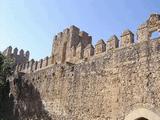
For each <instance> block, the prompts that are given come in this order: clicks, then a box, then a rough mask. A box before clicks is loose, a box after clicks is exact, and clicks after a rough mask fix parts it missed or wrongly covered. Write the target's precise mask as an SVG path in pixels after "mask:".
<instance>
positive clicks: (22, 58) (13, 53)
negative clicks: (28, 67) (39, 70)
mask: <svg viewBox="0 0 160 120" xmlns="http://www.w3.org/2000/svg"><path fill="white" fill-rule="evenodd" d="M3 54H4V55H5V56H7V57H9V58H12V59H14V60H15V62H16V64H22V63H25V62H27V61H28V60H29V55H30V53H29V51H26V52H25V53H24V50H23V49H21V50H20V51H19V52H18V48H14V49H12V47H11V46H9V47H8V48H7V49H6V50H4V51H3Z"/></svg>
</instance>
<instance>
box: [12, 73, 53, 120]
mask: <svg viewBox="0 0 160 120" xmlns="http://www.w3.org/2000/svg"><path fill="white" fill-rule="evenodd" d="M11 88H12V89H11V93H12V94H13V95H12V96H14V106H13V115H14V117H15V118H16V119H17V120H31V119H32V120H51V117H50V116H49V114H48V112H47V111H45V109H44V106H43V104H42V100H41V97H40V93H39V92H38V90H37V89H36V88H35V87H34V85H33V84H32V83H30V82H29V81H28V80H24V79H23V77H22V75H18V77H16V78H14V79H13V81H12V83H11ZM14 120H15V119H14Z"/></svg>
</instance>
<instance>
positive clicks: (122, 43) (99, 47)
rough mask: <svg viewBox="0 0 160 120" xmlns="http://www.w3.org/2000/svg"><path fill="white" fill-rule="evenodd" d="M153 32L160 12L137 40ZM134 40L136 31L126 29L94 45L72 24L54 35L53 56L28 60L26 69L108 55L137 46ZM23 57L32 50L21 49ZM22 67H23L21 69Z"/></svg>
mask: <svg viewBox="0 0 160 120" xmlns="http://www.w3.org/2000/svg"><path fill="white" fill-rule="evenodd" d="M154 31H158V32H160V15H159V14H152V15H151V16H150V17H149V19H148V20H147V21H146V22H145V23H143V24H142V25H140V26H139V28H138V31H137V37H136V38H137V39H138V40H137V41H138V42H144V41H148V40H151V39H150V36H151V34H152V33H153V32H154ZM134 41H135V38H134V34H133V33H132V32H131V31H130V30H129V29H127V30H125V31H123V32H122V35H121V39H120V40H119V39H118V37H117V36H116V35H113V36H112V37H110V38H109V40H108V41H106V42H105V41H104V40H103V39H100V40H99V41H98V42H97V43H96V45H95V47H94V46H93V45H92V37H91V36H90V35H89V34H88V33H87V32H85V31H81V30H80V29H79V28H78V27H76V26H74V25H73V26H71V27H69V28H66V29H64V30H63V32H59V33H58V34H57V35H56V36H55V37H54V43H53V47H52V54H51V56H50V57H46V58H44V59H41V60H39V61H34V62H33V64H31V63H30V62H28V63H26V65H25V69H31V70H33V71H37V70H40V69H43V68H46V67H47V66H50V65H54V64H65V63H66V62H68V63H73V64H78V63H80V62H81V61H83V60H84V59H86V58H90V59H92V58H97V57H100V56H102V55H104V54H101V53H105V54H108V53H109V52H110V51H112V50H113V51H114V50H119V48H127V47H130V46H132V45H135V44H136V43H134ZM133 43H134V44H133ZM157 44H159V43H157ZM11 49H12V48H11V47H9V48H8V49H7V50H6V51H7V54H10V53H12V52H11V51H12V50H11ZM6 51H5V52H6ZM17 51H18V49H15V50H14V54H15V55H17ZM99 54H100V55H99ZM20 56H25V57H26V58H28V59H29V51H27V52H26V53H25V54H24V52H23V51H21V52H20ZM90 59H87V60H90ZM27 66H28V67H27ZM23 68H24V66H23V67H22V69H23Z"/></svg>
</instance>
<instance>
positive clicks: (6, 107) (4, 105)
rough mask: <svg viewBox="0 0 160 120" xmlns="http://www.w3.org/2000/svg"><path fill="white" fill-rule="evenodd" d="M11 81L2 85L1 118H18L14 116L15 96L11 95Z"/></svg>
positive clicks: (1, 119) (0, 91) (0, 98)
mask: <svg viewBox="0 0 160 120" xmlns="http://www.w3.org/2000/svg"><path fill="white" fill-rule="evenodd" d="M9 92H10V87H9V81H6V83H4V85H3V86H1V85H0V120H17V118H16V117H14V116H13V112H12V111H13V105H14V104H13V97H11V96H10V97H9Z"/></svg>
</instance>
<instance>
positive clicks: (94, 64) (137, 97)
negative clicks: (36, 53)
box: [3, 14, 160, 120]
mask: <svg viewBox="0 0 160 120" xmlns="http://www.w3.org/2000/svg"><path fill="white" fill-rule="evenodd" d="M156 31H157V32H160V15H159V14H151V15H150V17H149V19H148V20H147V21H146V22H145V23H143V24H142V25H140V26H139V27H138V30H137V37H136V38H137V42H136V43H135V42H134V41H135V38H134V34H133V33H132V32H131V31H130V30H125V31H124V32H123V33H122V35H121V39H120V40H119V39H118V37H117V36H115V35H113V36H112V37H111V38H110V39H109V40H107V41H106V42H105V41H104V40H102V39H101V40H99V41H98V42H97V44H96V45H95V46H93V45H92V37H91V36H90V35H89V34H88V33H87V32H84V31H80V29H79V28H77V27H75V26H71V27H70V28H67V29H65V30H64V31H63V32H60V33H58V34H57V35H56V36H55V37H54V40H53V45H52V52H51V55H50V56H48V57H46V58H44V59H41V60H39V61H35V60H33V59H31V60H29V54H30V53H29V51H26V52H25V53H24V51H23V50H20V52H19V54H18V49H17V48H15V49H14V50H13V51H12V47H8V48H7V49H6V50H5V51H4V52H3V54H4V55H6V56H8V57H10V58H12V59H15V62H16V67H15V74H14V75H12V76H10V77H9V78H8V79H9V81H10V86H11V93H10V94H11V95H12V96H14V99H15V100H14V101H15V105H14V114H15V115H16V116H18V118H19V119H20V120H22V119H23V120H40V119H44V120H49V119H50V120H160V79H159V78H160V36H159V37H157V38H154V39H151V36H152V33H153V32H156ZM44 113H45V114H44Z"/></svg>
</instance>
